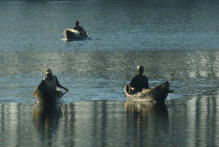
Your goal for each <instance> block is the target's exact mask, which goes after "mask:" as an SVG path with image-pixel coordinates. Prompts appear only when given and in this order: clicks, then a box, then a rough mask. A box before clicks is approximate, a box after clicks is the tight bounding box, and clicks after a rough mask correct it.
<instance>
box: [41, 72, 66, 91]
mask: <svg viewBox="0 0 219 147" xmlns="http://www.w3.org/2000/svg"><path fill="white" fill-rule="evenodd" d="M42 82H43V83H44V84H45V86H46V89H47V92H48V94H49V95H54V94H56V95H58V94H59V91H58V90H57V87H60V88H62V89H64V90H65V93H66V92H68V88H65V87H64V86H62V85H61V84H60V83H59V81H58V78H57V77H56V76H55V75H53V74H52V70H51V69H47V70H46V72H45V78H44V79H43V80H42Z"/></svg>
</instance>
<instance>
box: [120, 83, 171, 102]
mask: <svg viewBox="0 0 219 147" xmlns="http://www.w3.org/2000/svg"><path fill="white" fill-rule="evenodd" d="M128 88H129V87H128V86H127V85H126V86H125V89H124V91H125V94H126V96H127V101H140V102H155V103H164V101H165V99H166V98H167V96H168V93H171V92H172V91H171V90H170V89H169V82H168V81H166V82H164V83H162V84H160V85H158V86H156V87H154V88H151V89H143V90H142V91H141V92H138V93H134V94H131V93H130V92H128V91H129V90H128Z"/></svg>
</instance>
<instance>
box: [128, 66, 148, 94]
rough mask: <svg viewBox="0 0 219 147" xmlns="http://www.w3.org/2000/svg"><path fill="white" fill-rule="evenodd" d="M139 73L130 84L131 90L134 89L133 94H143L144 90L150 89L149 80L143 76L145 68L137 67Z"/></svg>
mask: <svg viewBox="0 0 219 147" xmlns="http://www.w3.org/2000/svg"><path fill="white" fill-rule="evenodd" d="M137 72H138V74H137V75H135V76H134V77H133V78H132V79H131V82H130V86H131V87H130V88H132V89H133V90H132V92H133V93H137V92H141V91H142V89H148V88H149V84H148V78H147V77H146V76H145V75H143V73H144V67H143V66H137Z"/></svg>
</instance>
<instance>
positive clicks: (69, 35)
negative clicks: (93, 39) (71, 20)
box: [64, 29, 88, 41]
mask: <svg viewBox="0 0 219 147" xmlns="http://www.w3.org/2000/svg"><path fill="white" fill-rule="evenodd" d="M64 36H65V40H67V41H79V40H85V39H87V38H88V36H87V34H86V35H80V33H79V32H78V31H77V30H73V29H66V30H64Z"/></svg>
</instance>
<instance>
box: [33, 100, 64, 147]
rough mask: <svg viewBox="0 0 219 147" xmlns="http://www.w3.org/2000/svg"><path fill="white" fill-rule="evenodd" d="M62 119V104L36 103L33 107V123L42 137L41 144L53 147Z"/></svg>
mask: <svg viewBox="0 0 219 147" xmlns="http://www.w3.org/2000/svg"><path fill="white" fill-rule="evenodd" d="M61 117H62V110H61V104H54V105H49V106H48V105H42V104H39V103H35V104H34V106H33V122H34V126H35V128H36V129H37V132H38V135H39V137H40V142H41V144H42V143H45V144H46V146H52V142H54V141H53V140H55V138H53V137H54V136H55V134H56V131H57V129H58V126H59V119H60V118H61Z"/></svg>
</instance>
